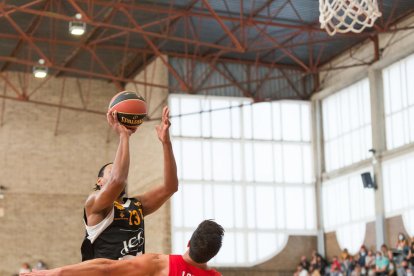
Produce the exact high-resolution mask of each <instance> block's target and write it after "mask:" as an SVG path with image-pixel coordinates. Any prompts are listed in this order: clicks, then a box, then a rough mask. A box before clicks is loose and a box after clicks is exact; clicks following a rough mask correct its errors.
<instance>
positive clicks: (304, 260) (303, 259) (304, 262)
mask: <svg viewBox="0 0 414 276" xmlns="http://www.w3.org/2000/svg"><path fill="white" fill-rule="evenodd" d="M299 264H300V265H302V267H304V268H305V269H306V270H308V271H309V266H310V264H309V262H308V258H306V256H302V257H301V258H300V263H299Z"/></svg>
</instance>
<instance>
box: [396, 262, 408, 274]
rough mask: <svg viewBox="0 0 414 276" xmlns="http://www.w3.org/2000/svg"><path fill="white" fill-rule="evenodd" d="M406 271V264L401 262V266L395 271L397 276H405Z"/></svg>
mask: <svg viewBox="0 0 414 276" xmlns="http://www.w3.org/2000/svg"><path fill="white" fill-rule="evenodd" d="M407 269H409V266H408V262H407V261H406V260H403V261H402V262H401V266H400V267H399V268H398V269H397V275H398V276H407Z"/></svg>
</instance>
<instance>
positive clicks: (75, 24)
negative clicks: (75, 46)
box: [69, 13, 86, 36]
mask: <svg viewBox="0 0 414 276" xmlns="http://www.w3.org/2000/svg"><path fill="white" fill-rule="evenodd" d="M75 19H76V20H74V21H71V22H69V32H70V33H71V34H72V35H76V36H81V35H83V34H84V33H85V31H86V23H85V22H83V21H81V20H82V15H81V14H80V13H77V14H76V15H75Z"/></svg>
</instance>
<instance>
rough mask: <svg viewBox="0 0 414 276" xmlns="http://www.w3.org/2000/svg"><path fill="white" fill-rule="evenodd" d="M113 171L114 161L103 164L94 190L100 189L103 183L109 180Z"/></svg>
mask: <svg viewBox="0 0 414 276" xmlns="http://www.w3.org/2000/svg"><path fill="white" fill-rule="evenodd" d="M111 171H112V162H111V163H107V164H105V165H103V166H102V167H101V168H100V169H99V172H98V179H97V180H96V184H95V188H94V190H95V191H96V190H100V189H101V188H102V186H103V185H105V183H106V182H107V181H108V179H109V177H110V175H111Z"/></svg>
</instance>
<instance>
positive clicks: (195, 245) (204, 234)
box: [189, 220, 224, 264]
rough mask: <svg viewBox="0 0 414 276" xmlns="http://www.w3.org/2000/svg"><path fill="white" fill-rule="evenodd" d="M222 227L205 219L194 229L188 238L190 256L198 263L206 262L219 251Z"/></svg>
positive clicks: (222, 233) (222, 232)
mask: <svg viewBox="0 0 414 276" xmlns="http://www.w3.org/2000/svg"><path fill="white" fill-rule="evenodd" d="M223 235H224V229H223V227H222V226H221V225H219V224H217V223H216V222H214V221H212V220H205V221H203V222H202V223H200V225H198V227H197V229H196V230H195V231H194V233H193V235H192V236H191V239H190V243H189V244H190V253H189V254H190V257H191V259H192V260H193V261H194V262H196V263H199V264H202V263H206V262H208V261H209V260H210V259H211V258H213V257H214V256H216V254H217V253H218V252H219V250H220V248H221V244H222V240H223Z"/></svg>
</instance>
